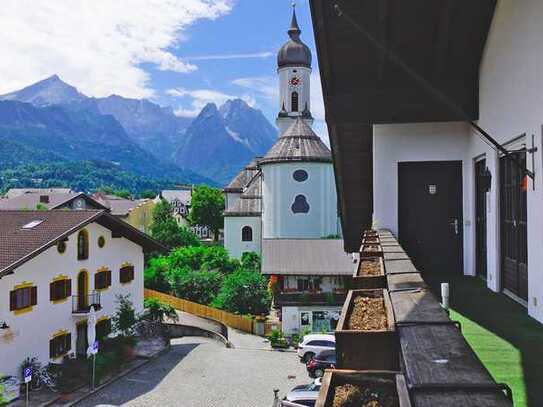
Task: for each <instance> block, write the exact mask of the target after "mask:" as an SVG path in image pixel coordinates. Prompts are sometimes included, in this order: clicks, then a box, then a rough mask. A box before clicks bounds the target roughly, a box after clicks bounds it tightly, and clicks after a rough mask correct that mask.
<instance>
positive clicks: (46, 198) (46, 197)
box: [40, 195, 49, 204]
mask: <svg viewBox="0 0 543 407" xmlns="http://www.w3.org/2000/svg"><path fill="white" fill-rule="evenodd" d="M40 203H43V204H48V203H49V195H40Z"/></svg>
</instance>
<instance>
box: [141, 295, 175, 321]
mask: <svg viewBox="0 0 543 407" xmlns="http://www.w3.org/2000/svg"><path fill="white" fill-rule="evenodd" d="M143 305H144V307H145V315H144V318H145V319H148V320H150V321H156V322H162V321H164V318H168V319H171V320H172V321H174V322H177V321H179V315H177V312H176V311H175V308H174V307H172V306H171V305H169V304H164V303H163V302H161V301H160V300H158V299H157V298H147V299H146V300H145V301H144V303H143Z"/></svg>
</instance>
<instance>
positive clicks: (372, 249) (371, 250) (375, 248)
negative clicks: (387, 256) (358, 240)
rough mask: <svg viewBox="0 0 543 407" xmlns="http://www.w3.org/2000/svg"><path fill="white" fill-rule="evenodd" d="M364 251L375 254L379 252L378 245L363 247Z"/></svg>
mask: <svg viewBox="0 0 543 407" xmlns="http://www.w3.org/2000/svg"><path fill="white" fill-rule="evenodd" d="M364 251H365V252H366V253H377V252H380V251H381V249H380V248H379V246H378V245H376V244H371V245H367V246H364Z"/></svg>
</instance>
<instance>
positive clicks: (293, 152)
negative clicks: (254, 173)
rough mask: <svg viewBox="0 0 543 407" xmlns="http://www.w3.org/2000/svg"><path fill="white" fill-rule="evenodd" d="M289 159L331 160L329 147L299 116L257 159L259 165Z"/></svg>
mask: <svg viewBox="0 0 543 407" xmlns="http://www.w3.org/2000/svg"><path fill="white" fill-rule="evenodd" d="M289 161H298V162H300V161H303V162H332V153H331V152H330V149H329V148H328V147H326V144H324V143H323V142H322V140H321V139H320V137H319V136H317V135H316V134H315V132H314V131H313V130H312V129H311V127H309V125H308V124H307V123H306V122H305V121H304V120H303V119H302V118H300V117H298V118H297V119H296V121H295V122H294V123H293V124H292V125H291V126H290V127H289V128H288V129H287V130H286V131H285V132H284V133H283V134H282V135H281V137H279V139H278V140H277V142H276V143H275V144H274V145H273V147H272V148H271V149H270V150H269V151H268V153H267V154H266V155H265V156H264V158H262V159H260V160H259V165H265V164H270V163H278V162H289Z"/></svg>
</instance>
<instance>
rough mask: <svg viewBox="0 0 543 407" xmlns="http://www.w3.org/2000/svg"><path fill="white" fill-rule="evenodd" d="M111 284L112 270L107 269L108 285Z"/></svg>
mask: <svg viewBox="0 0 543 407" xmlns="http://www.w3.org/2000/svg"><path fill="white" fill-rule="evenodd" d="M110 286H111V270H106V287H110Z"/></svg>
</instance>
